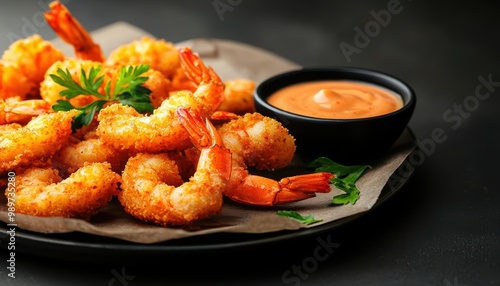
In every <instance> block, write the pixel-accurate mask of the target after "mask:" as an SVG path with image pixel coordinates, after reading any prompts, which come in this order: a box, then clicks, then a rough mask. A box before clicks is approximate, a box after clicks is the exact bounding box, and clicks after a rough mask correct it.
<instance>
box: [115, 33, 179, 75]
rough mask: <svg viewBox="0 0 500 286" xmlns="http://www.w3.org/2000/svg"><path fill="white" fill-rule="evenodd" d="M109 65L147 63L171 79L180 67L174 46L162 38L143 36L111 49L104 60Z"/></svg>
mask: <svg viewBox="0 0 500 286" xmlns="http://www.w3.org/2000/svg"><path fill="white" fill-rule="evenodd" d="M106 63H107V64H109V65H116V64H118V65H139V64H148V65H149V66H150V67H151V69H153V70H157V71H159V72H161V73H162V74H163V75H164V76H165V77H166V78H167V79H172V77H173V76H174V73H175V71H176V69H177V68H180V61H179V53H178V52H177V49H176V47H175V46H174V45H173V44H172V43H170V42H167V41H165V40H164V39H159V40H156V39H153V38H151V37H143V38H142V39H140V40H136V41H133V42H131V43H129V44H126V45H122V46H120V47H118V48H116V49H115V50H113V51H111V53H110V54H109V56H108V59H107V60H106Z"/></svg>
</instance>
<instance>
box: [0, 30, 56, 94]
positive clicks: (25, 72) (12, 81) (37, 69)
mask: <svg viewBox="0 0 500 286" xmlns="http://www.w3.org/2000/svg"><path fill="white" fill-rule="evenodd" d="M63 59H64V55H63V53H62V52H61V51H60V50H58V49H56V48H55V47H54V46H53V45H52V43H50V42H48V41H45V40H43V39H42V38H41V37H40V36H39V35H33V36H30V37H27V38H25V39H20V40H17V41H15V42H14V43H12V44H11V45H10V47H9V49H8V50H6V51H5V52H4V54H3V56H2V62H3V65H4V66H5V67H4V68H3V69H4V72H3V76H1V77H0V81H2V83H3V84H0V86H1V88H0V98H8V97H10V96H20V97H21V98H22V99H25V98H26V97H28V96H31V97H34V96H38V94H39V90H38V87H39V85H40V82H42V80H43V78H44V75H45V71H46V70H47V69H48V68H49V67H50V66H51V65H52V64H53V63H54V62H56V61H59V60H63ZM0 69H2V67H1V65H0ZM0 74H1V73H0Z"/></svg>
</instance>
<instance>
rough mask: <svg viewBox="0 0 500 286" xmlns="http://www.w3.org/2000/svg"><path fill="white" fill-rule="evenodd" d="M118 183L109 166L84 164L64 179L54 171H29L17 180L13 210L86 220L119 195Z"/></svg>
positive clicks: (37, 214)
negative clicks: (14, 207)
mask: <svg viewBox="0 0 500 286" xmlns="http://www.w3.org/2000/svg"><path fill="white" fill-rule="evenodd" d="M120 180H121V178H120V176H119V175H118V174H116V173H115V172H113V171H111V165H110V164H109V163H92V164H87V165H86V166H84V167H82V168H80V169H78V170H77V171H76V172H75V173H73V174H71V176H70V177H68V178H66V179H64V180H62V178H61V177H60V176H59V174H58V172H57V170H55V169H52V168H29V169H27V170H26V171H25V172H23V173H21V174H18V175H17V177H16V183H17V185H16V211H17V212H19V213H23V214H28V215H35V216H62V217H77V218H84V219H88V218H89V217H90V216H91V215H93V214H95V213H97V212H98V211H99V209H100V208H102V207H104V206H106V205H107V204H108V203H109V201H110V200H111V199H112V198H113V196H114V195H116V194H117V193H118V183H119V182H120Z"/></svg>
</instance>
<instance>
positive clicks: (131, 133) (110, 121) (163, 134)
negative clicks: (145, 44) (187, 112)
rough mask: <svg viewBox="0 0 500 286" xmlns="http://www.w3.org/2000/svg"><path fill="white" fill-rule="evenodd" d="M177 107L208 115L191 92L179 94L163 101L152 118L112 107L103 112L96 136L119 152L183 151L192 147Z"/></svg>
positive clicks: (99, 116) (130, 109)
mask: <svg viewBox="0 0 500 286" xmlns="http://www.w3.org/2000/svg"><path fill="white" fill-rule="evenodd" d="M178 106H189V107H190V108H192V109H193V110H196V112H199V113H201V114H204V115H208V113H209V112H208V111H207V110H206V109H205V107H204V104H203V102H202V101H200V100H199V99H197V98H196V97H194V96H193V94H191V93H189V92H179V93H176V94H174V95H172V96H170V98H169V99H167V100H165V101H163V103H162V105H161V106H160V107H158V108H157V109H155V110H154V112H153V114H152V115H150V116H147V115H144V114H140V113H139V112H137V111H136V110H135V109H134V108H132V107H130V106H124V105H122V104H112V105H110V106H108V107H105V108H103V109H102V110H101V111H100V112H99V115H98V116H97V120H98V121H99V125H98V126H97V130H96V134H97V136H99V137H100V138H101V140H102V141H103V142H104V143H105V144H108V145H111V146H113V147H114V148H116V149H119V150H130V151H135V152H159V151H165V150H182V149H185V148H187V147H189V146H190V145H191V143H190V140H189V136H188V133H187V132H186V129H184V128H183V127H182V125H181V124H180V122H179V120H178V119H177V115H176V111H175V110H176V109H177V107H178Z"/></svg>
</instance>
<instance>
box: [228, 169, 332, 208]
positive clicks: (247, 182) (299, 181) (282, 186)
mask: <svg viewBox="0 0 500 286" xmlns="http://www.w3.org/2000/svg"><path fill="white" fill-rule="evenodd" d="M233 171H234V170H233ZM242 173H243V174H244V175H243V176H244V177H243V178H242V179H239V178H238V176H232V177H231V180H232V182H231V183H230V184H229V187H228V189H227V191H226V193H225V195H226V196H227V197H228V198H230V199H232V200H233V201H236V202H239V203H243V204H248V205H257V206H273V205H278V204H285V203H291V202H296V201H300V200H304V199H308V198H311V197H314V196H316V194H315V193H328V192H330V190H331V187H330V185H329V182H330V179H331V178H332V177H333V175H332V174H331V173H328V172H321V173H312V174H305V175H298V176H293V177H287V178H283V179H281V180H279V181H275V180H272V179H269V178H265V177H260V176H255V175H248V173H247V172H246V171H243V172H242Z"/></svg>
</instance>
